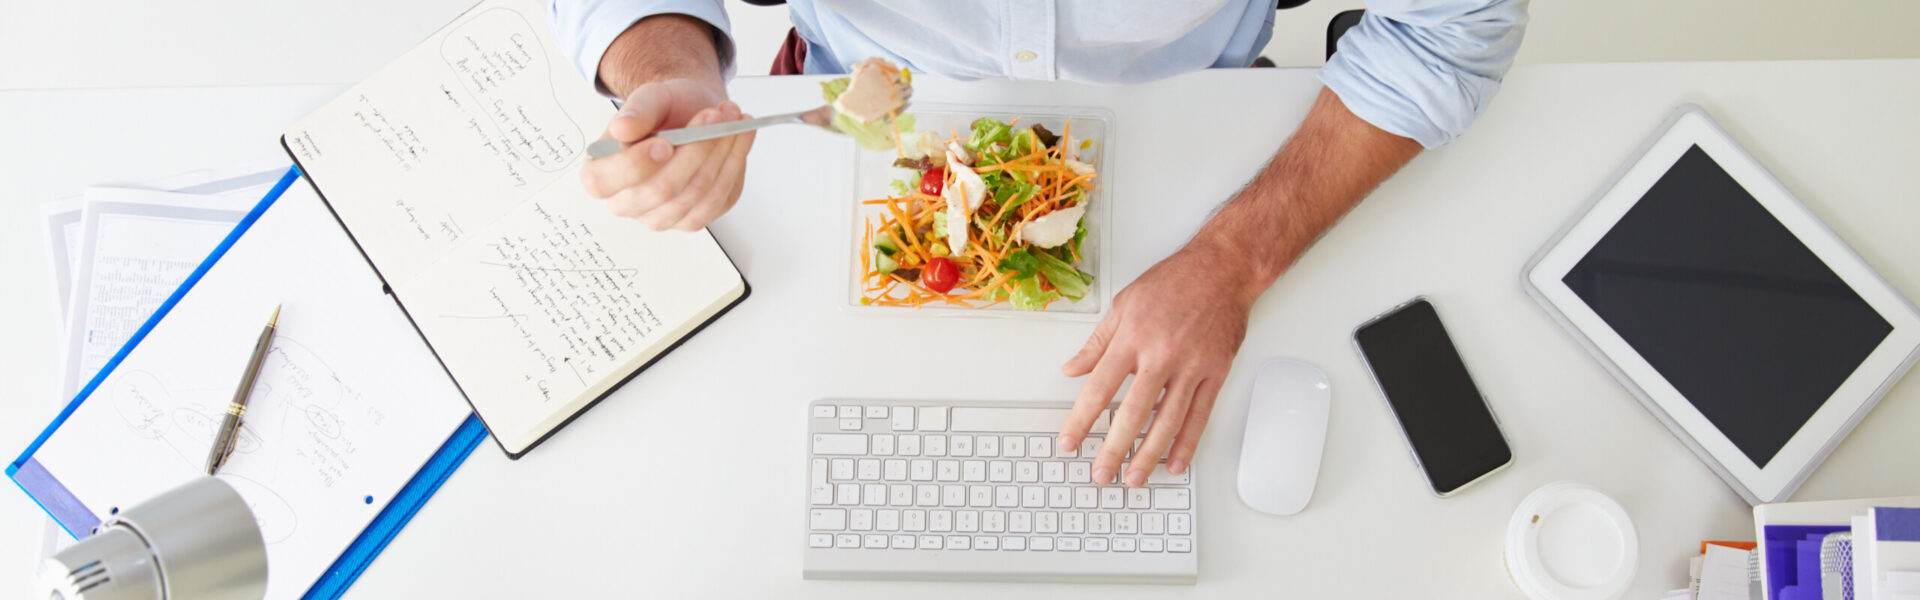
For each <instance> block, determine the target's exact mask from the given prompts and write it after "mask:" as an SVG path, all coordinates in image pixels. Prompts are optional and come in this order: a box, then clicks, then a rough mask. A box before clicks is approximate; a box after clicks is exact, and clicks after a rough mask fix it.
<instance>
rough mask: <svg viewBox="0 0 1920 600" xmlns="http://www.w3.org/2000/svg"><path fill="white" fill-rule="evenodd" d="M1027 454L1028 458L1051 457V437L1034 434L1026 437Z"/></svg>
mask: <svg viewBox="0 0 1920 600" xmlns="http://www.w3.org/2000/svg"><path fill="white" fill-rule="evenodd" d="M1027 456H1028V457H1030V458H1053V437H1052V436H1043V435H1036V436H1033V437H1029V438H1027Z"/></svg>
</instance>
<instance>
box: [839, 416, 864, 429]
mask: <svg viewBox="0 0 1920 600" xmlns="http://www.w3.org/2000/svg"><path fill="white" fill-rule="evenodd" d="M840 430H841V431H859V430H860V418H859V417H854V418H850V419H841V420H840Z"/></svg>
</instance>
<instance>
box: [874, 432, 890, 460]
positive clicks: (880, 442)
mask: <svg viewBox="0 0 1920 600" xmlns="http://www.w3.org/2000/svg"><path fill="white" fill-rule="evenodd" d="M872 445H873V451H872V454H873V455H874V456H893V434H891V433H876V434H873V443H872Z"/></svg>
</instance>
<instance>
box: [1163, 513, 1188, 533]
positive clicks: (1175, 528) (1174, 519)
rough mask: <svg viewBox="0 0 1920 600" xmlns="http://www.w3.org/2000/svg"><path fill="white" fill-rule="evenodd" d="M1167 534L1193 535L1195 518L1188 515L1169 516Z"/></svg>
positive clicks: (1176, 514) (1175, 514)
mask: <svg viewBox="0 0 1920 600" xmlns="http://www.w3.org/2000/svg"><path fill="white" fill-rule="evenodd" d="M1167 533H1170V534H1173V535H1190V534H1192V533H1193V517H1192V516H1191V515H1188V514H1187V513H1173V514H1170V515H1167Z"/></svg>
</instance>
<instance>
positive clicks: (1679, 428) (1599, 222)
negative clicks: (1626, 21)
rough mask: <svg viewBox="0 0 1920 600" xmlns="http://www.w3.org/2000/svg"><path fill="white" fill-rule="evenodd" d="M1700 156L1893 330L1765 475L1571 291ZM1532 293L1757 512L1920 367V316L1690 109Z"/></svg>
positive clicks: (1535, 278)
mask: <svg viewBox="0 0 1920 600" xmlns="http://www.w3.org/2000/svg"><path fill="white" fill-rule="evenodd" d="M1696 145H1697V146H1699V147H1700V149H1701V150H1702V151H1703V152H1705V153H1706V154H1707V155H1708V156H1709V157H1712V158H1713V161H1714V162H1715V163H1718V164H1719V166H1720V168H1721V169H1723V170H1725V171H1726V172H1727V174H1728V175H1731V176H1732V177H1733V179H1734V180H1735V181H1736V182H1738V183H1739V184H1740V186H1741V187H1743V188H1745V189H1746V190H1747V192H1748V193H1749V194H1751V195H1752V196H1753V197H1754V199H1755V200H1757V201H1758V202H1759V203H1760V205H1761V206H1762V207H1763V208H1765V209H1766V210H1767V212H1768V213H1770V214H1772V215H1773V217H1774V219H1776V220H1778V221H1779V222H1780V223H1781V224H1782V225H1783V226H1785V227H1786V228H1787V230H1788V231H1789V232H1791V233H1792V234H1793V236H1794V237H1795V238H1798V239H1799V240H1800V242H1801V243H1802V244H1805V245H1806V247H1807V248H1808V249H1809V250H1811V251H1812V252H1813V254H1814V256H1816V257H1818V258H1819V259H1820V261H1821V262H1822V263H1824V264H1826V266H1827V268H1829V269H1832V270H1833V272H1834V273H1835V274H1836V275H1838V276H1839V277H1840V279H1841V280H1842V281H1844V282H1846V284H1847V286H1848V287H1851V288H1852V289H1853V290H1854V292H1855V293H1857V294H1859V295H1860V297H1861V298H1862V299H1863V300H1865V301H1866V302H1867V304H1868V305H1869V306H1871V307H1873V309H1874V310H1875V311H1876V312H1878V313H1879V314H1880V315H1881V317H1883V318H1885V319H1886V320H1887V322H1888V323H1889V324H1890V325H1891V326H1892V327H1893V329H1892V331H1890V332H1888V334H1887V337H1886V339H1883V340H1881V342H1880V345H1879V346H1877V347H1875V348H1874V350H1873V351H1872V352H1871V353H1869V354H1868V355H1867V357H1866V359H1865V360H1863V361H1861V363H1860V365H1858V366H1856V367H1855V368H1854V371H1853V373H1852V374H1850V375H1848V376H1847V378H1846V380H1845V381H1843V382H1842V383H1841V385H1840V387H1839V388H1837V389H1836V390H1835V391H1834V394H1833V395H1832V396H1830V397H1828V398H1827V400H1826V401H1825V402H1824V403H1823V404H1822V405H1821V407H1820V408H1819V409H1818V410H1817V411H1815V412H1814V414H1813V416H1812V417H1810V418H1808V419H1807V421H1806V422H1805V423H1804V424H1802V425H1801V427H1800V430H1799V431H1798V432H1796V433H1795V434H1794V435H1793V437H1792V438H1790V439H1788V441H1787V443H1786V445H1785V446H1782V447H1781V448H1780V450H1779V452H1777V453H1776V454H1775V455H1774V456H1773V458H1772V459H1770V460H1769V461H1768V464H1767V465H1766V466H1765V467H1762V466H1760V465H1758V464H1755V463H1754V462H1753V461H1752V460H1751V459H1749V458H1747V456H1746V454H1744V453H1742V452H1741V451H1740V450H1739V449H1738V448H1737V447H1735V446H1734V444H1733V442H1732V441H1731V440H1730V439H1728V438H1727V436H1726V434H1724V433H1722V432H1721V431H1720V430H1719V428H1717V427H1714V425H1713V424H1712V422H1710V421H1708V420H1707V418H1706V417H1705V416H1704V415H1702V414H1701V413H1700V411H1699V409H1698V408H1696V407H1695V406H1694V405H1693V404H1692V403H1691V402H1688V401H1687V400H1686V398H1685V397H1684V396H1682V395H1681V394H1680V392H1679V391H1678V390H1677V389H1675V388H1674V387H1673V385H1672V384H1671V383H1669V382H1668V381H1667V380H1666V378H1664V377H1662V376H1661V375H1660V374H1659V372H1658V371H1657V370H1655V369H1654V368H1653V366H1652V365H1651V364H1649V363H1648V362H1647V361H1646V359H1645V358H1643V357H1641V356H1640V354H1639V353H1637V352H1635V351H1634V350H1633V347H1632V346H1630V345H1628V344H1627V342H1626V340H1625V339H1623V338H1621V337H1620V335H1619V333H1617V332H1615V331H1614V330H1613V328H1612V327H1611V326H1609V325H1608V324H1607V323H1606V321H1604V320H1602V319H1601V318H1600V316H1599V315H1598V314H1597V313H1595V312H1594V311H1593V309H1592V308H1591V307H1589V306H1588V305H1587V304H1586V302H1584V301H1582V300H1581V299H1580V298H1579V296H1577V295H1575V294H1574V292H1573V290H1572V289H1571V288H1569V287H1568V286H1567V285H1566V284H1565V283H1564V282H1562V279H1563V278H1564V277H1565V276H1566V274H1567V273H1568V272H1569V271H1570V270H1571V269H1572V268H1573V267H1574V265H1576V264H1577V263H1579V261H1580V260H1581V259H1582V258H1583V257H1585V256H1586V255H1587V253H1588V252H1589V251H1591V250H1592V249H1593V246H1594V245H1595V244H1596V243H1598V242H1599V241H1600V239H1601V238H1602V237H1604V236H1605V235H1606V234H1607V232H1609V231H1611V230H1612V229H1613V226H1614V225H1615V224H1616V223H1618V222H1619V220H1620V218H1621V217H1622V216H1623V215H1625V214H1626V212H1627V211H1628V209H1631V208H1632V207H1633V206H1634V205H1635V204H1637V203H1638V202H1639V201H1640V199H1641V198H1642V197H1643V196H1645V194H1646V192H1647V191H1648V190H1649V189H1651V188H1652V187H1653V185H1654V184H1655V183H1656V182H1658V181H1659V180H1660V178H1661V177H1662V176H1664V175H1665V174H1666V173H1667V171H1668V170H1669V169H1670V168H1671V167H1672V166H1673V164H1674V163H1675V162H1676V161H1678V160H1679V158H1680V157H1681V155H1682V154H1684V153H1685V152H1686V151H1687V150H1688V149H1690V148H1692V147H1694V146H1696ZM1522 278H1523V279H1524V280H1525V284H1524V286H1523V287H1525V288H1526V289H1527V292H1528V293H1529V294H1530V295H1532V296H1533V297H1534V299H1535V300H1538V301H1539V302H1540V303H1541V305H1542V306H1544V307H1545V308H1547V310H1548V312H1550V313H1552V314H1553V316H1554V317H1555V319H1556V320H1558V321H1560V323H1561V325H1563V326H1565V327H1566V328H1567V329H1568V330H1569V331H1571V332H1573V333H1574V335H1575V337H1577V338H1579V339H1580V340H1581V341H1582V342H1583V343H1584V344H1585V345H1586V346H1587V349H1588V351H1590V352H1592V353H1593V354H1594V356H1595V357H1596V358H1599V359H1600V360H1601V362H1602V364H1603V365H1605V366H1606V367H1607V369H1608V370H1609V371H1611V372H1612V373H1613V375H1614V377H1615V378H1617V379H1619V380H1620V382H1621V383H1622V384H1623V385H1625V386H1626V387H1627V388H1628V390H1629V391H1631V392H1633V393H1634V395H1635V396H1637V397H1638V398H1639V399H1640V401H1641V402H1642V403H1643V404H1645V405H1646V407H1647V409H1648V410H1649V411H1651V412H1653V413H1654V415H1655V416H1656V417H1658V418H1660V420H1661V422H1662V423H1664V424H1666V425H1667V428H1668V429H1669V430H1671V431H1673V433H1674V435H1675V436H1677V437H1679V438H1680V439H1681V441H1683V442H1685V443H1686V444H1687V445H1688V447H1689V448H1690V449H1692V450H1693V451H1694V453H1695V454H1697V455H1699V456H1700V458H1701V459H1702V460H1703V461H1705V462H1706V463H1707V464H1708V465H1709V466H1711V467H1713V468H1714V470H1715V472H1716V473H1718V474H1719V475H1720V476H1721V478H1722V479H1725V480H1726V481H1727V483H1728V485H1730V486H1732V487H1733V488H1734V490H1735V491H1736V492H1739V494H1740V496H1741V497H1742V498H1745V499H1746V500H1747V502H1748V503H1750V504H1758V503H1762V502H1773V501H1779V500H1784V499H1786V498H1788V497H1790V496H1791V495H1792V494H1793V492H1794V490H1795V489H1797V488H1799V486H1800V484H1801V482H1803V481H1805V480H1806V478H1807V476H1808V475H1809V474H1811V473H1812V472H1813V469H1814V468H1815V467H1817V466H1819V464H1820V462H1821V461H1823V460H1824V459H1825V458H1826V456H1827V454H1829V453H1830V452H1832V450H1833V448H1834V446H1836V445H1838V444H1839V442H1840V440H1841V439H1844V438H1845V437H1846V435H1847V433H1848V432H1850V431H1852V430H1853V428H1854V426H1855V425H1856V424H1858V423H1859V421H1860V419H1861V418H1862V417H1864V416H1865V415H1866V413H1867V412H1868V411H1869V410H1871V409H1872V408H1873V405H1874V404H1875V403H1876V402H1878V401H1879V399H1880V397H1881V396H1883V395H1885V393H1886V391H1887V389H1888V388H1890V387H1892V385H1893V384H1894V382H1897V381H1899V379H1900V376H1901V375H1902V374H1904V373H1905V372H1906V371H1907V370H1908V369H1909V368H1910V367H1912V366H1913V364H1914V361H1915V359H1916V358H1920V311H1916V310H1915V308H1914V306H1913V304H1912V303H1910V302H1908V301H1907V299H1906V298H1905V297H1903V296H1901V295H1900V293H1899V292H1898V291H1897V290H1895V289H1893V286H1892V285H1890V284H1888V283H1887V281H1886V280H1885V279H1884V278H1882V277H1880V275H1879V274H1878V273H1877V272H1875V271H1874V270H1873V268H1872V267H1871V266H1869V265H1868V264H1867V263H1866V261H1864V260H1862V259H1861V258H1860V256H1859V255H1858V254H1856V253H1855V252H1854V251H1853V249H1852V248H1850V247H1848V246H1847V244H1846V242H1844V241H1841V240H1840V238H1839V236H1837V235H1835V234H1834V233H1833V231H1832V230H1830V229H1828V228H1827V226H1826V224H1825V223H1822V222H1821V221H1820V220H1819V218H1818V217H1816V216H1815V215H1814V214H1813V213H1812V212H1810V211H1808V210H1807V208H1806V206H1805V205H1802V204H1801V203H1800V201H1799V200H1798V199H1796V198H1795V197H1794V196H1793V194H1792V193H1791V192H1789V191H1787V189H1786V186H1784V185H1782V184H1781V183H1780V182H1779V180H1777V179H1775V178H1774V177H1773V175H1772V173H1770V172H1768V171H1767V169H1766V168H1765V167H1764V166H1761V165H1760V163H1759V161H1757V160H1754V158H1753V157H1752V156H1750V155H1748V154H1747V152H1746V151H1745V150H1744V149H1742V148H1741V147H1740V146H1739V144H1737V143H1735V142H1734V141H1733V139H1732V138H1730V137H1729V136H1727V134H1726V132H1724V131H1722V130H1721V129H1720V128H1719V126H1717V125H1716V124H1715V123H1714V122H1713V120H1712V119H1711V118H1709V117H1708V116H1707V114H1706V112H1705V111H1703V110H1701V109H1700V107H1698V106H1694V105H1691V104H1689V105H1683V106H1681V107H1680V108H1679V110H1676V111H1675V112H1674V114H1673V115H1672V116H1671V117H1670V118H1669V119H1668V120H1667V122H1666V123H1665V124H1664V125H1662V126H1661V128H1660V129H1658V130H1656V132H1655V134H1654V136H1653V138H1652V139H1651V140H1650V141H1648V142H1647V143H1646V144H1645V145H1644V146H1643V147H1642V148H1641V150H1640V152H1638V153H1636V154H1635V155H1634V159H1633V160H1632V162H1629V163H1628V164H1627V165H1626V166H1625V167H1623V168H1622V169H1621V170H1620V171H1619V172H1618V173H1617V174H1616V176H1615V178H1614V179H1613V180H1612V181H1611V182H1609V183H1608V184H1607V185H1606V186H1604V187H1602V188H1601V191H1600V193H1599V194H1598V195H1596V196H1595V198H1594V199H1593V200H1592V201H1591V202H1590V203H1589V204H1588V206H1587V208H1586V209H1585V210H1583V211H1582V213H1581V214H1580V216H1579V217H1578V218H1576V219H1575V220H1574V221H1573V222H1571V223H1568V224H1567V225H1566V226H1565V227H1564V228H1563V229H1562V230H1561V231H1560V233H1559V234H1558V235H1557V236H1555V238H1554V239H1553V240H1552V241H1550V242H1548V243H1547V245H1546V247H1545V248H1543V249H1542V250H1541V252H1540V254H1538V255H1536V256H1535V257H1534V259H1533V261H1531V262H1530V263H1529V264H1528V265H1527V267H1526V269H1525V270H1524V271H1522Z"/></svg>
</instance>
